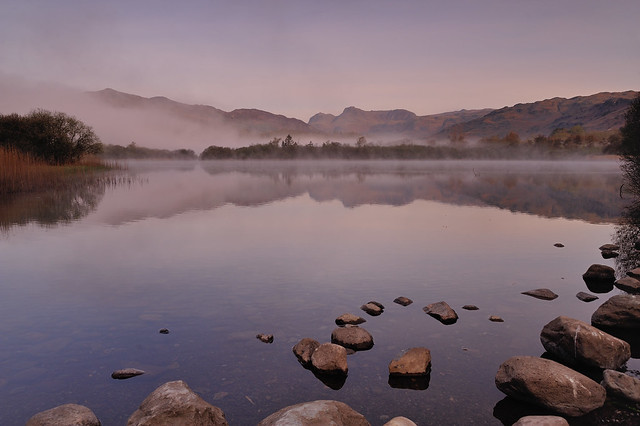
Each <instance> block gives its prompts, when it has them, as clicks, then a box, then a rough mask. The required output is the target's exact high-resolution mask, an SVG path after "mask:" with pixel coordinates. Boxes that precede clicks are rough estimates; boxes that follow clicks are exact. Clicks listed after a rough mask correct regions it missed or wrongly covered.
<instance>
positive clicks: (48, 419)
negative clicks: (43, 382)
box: [26, 404, 100, 426]
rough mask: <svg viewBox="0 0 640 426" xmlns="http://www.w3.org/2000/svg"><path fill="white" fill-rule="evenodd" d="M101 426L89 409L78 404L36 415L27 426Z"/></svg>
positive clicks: (62, 406) (55, 408)
mask: <svg viewBox="0 0 640 426" xmlns="http://www.w3.org/2000/svg"><path fill="white" fill-rule="evenodd" d="M76 425H77V426H100V421H99V420H98V418H97V417H96V415H95V414H94V413H93V411H91V410H90V409H89V408H87V407H85V406H84V405H78V404H64V405H60V406H58V407H54V408H51V409H49V410H46V411H42V412H40V413H38V414H35V415H34V416H33V417H31V418H30V419H29V420H27V423H26V426H76Z"/></svg>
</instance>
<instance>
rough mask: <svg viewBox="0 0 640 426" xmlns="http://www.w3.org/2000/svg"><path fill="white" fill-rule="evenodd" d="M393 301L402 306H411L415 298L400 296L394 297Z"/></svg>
mask: <svg viewBox="0 0 640 426" xmlns="http://www.w3.org/2000/svg"><path fill="white" fill-rule="evenodd" d="M393 303H397V304H398V305H402V306H409V305H410V304H412V303H413V300H411V299H409V298H408V297H404V296H400V297H396V298H395V299H393Z"/></svg>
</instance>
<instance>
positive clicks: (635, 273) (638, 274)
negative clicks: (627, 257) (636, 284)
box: [627, 268, 640, 280]
mask: <svg viewBox="0 0 640 426" xmlns="http://www.w3.org/2000/svg"><path fill="white" fill-rule="evenodd" d="M627 275H628V276H630V277H631V278H635V279H637V280H639V279H640V268H635V269H632V270H630V271H627Z"/></svg>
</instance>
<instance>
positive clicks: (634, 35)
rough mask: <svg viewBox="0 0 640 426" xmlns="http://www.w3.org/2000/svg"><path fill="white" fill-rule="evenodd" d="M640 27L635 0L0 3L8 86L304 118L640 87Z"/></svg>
mask: <svg viewBox="0 0 640 426" xmlns="http://www.w3.org/2000/svg"><path fill="white" fill-rule="evenodd" d="M638 22H640V1H638V0H610V1H602V0H597V1H592V0H535V1H532V0H527V1H520V0H504V1H503V0H444V1H439V0H423V1H413V0H393V1H391V0H388V1H379V0H368V1H361V0H322V1H321V0H317V1H311V0H255V1H254V0H247V1H242V0H235V1H218V0H189V1H187V0H185V1H176V0H126V1H124V0H110V1H90V0H0V83H2V80H4V86H3V85H1V84H0V88H2V87H5V89H6V87H8V86H7V85H19V84H32V85H33V84H40V85H42V84H46V85H53V86H61V87H69V88H74V89H80V90H101V89H104V88H107V87H110V88H113V89H116V90H119V91H123V92H128V93H134V94H137V95H141V96H145V97H151V96H166V97H169V98H171V99H174V100H177V101H180V102H185V103H193V104H206V105H211V106H215V107H217V108H220V109H223V110H225V111H231V110H233V109H236V108H258V109H262V110H266V111H270V112H273V113H276V114H283V115H286V116H288V117H295V118H299V119H301V120H304V121H307V120H308V119H309V118H310V117H311V116H312V115H314V114H316V113H318V112H324V113H331V114H336V115H337V114H339V113H341V112H342V110H343V109H344V108H345V107H348V106H356V107H358V108H361V109H364V110H390V109H396V108H404V109H408V110H410V111H413V112H414V113H416V114H418V115H426V114H434V113H440V112H446V111H454V110H459V109H476V108H501V107H503V106H512V105H514V104H516V103H521V102H522V103H524V102H533V101H537V100H542V99H548V98H551V97H556V96H560V97H573V96H580V95H590V94H594V93H598V92H603V91H610V92H615V91H626V90H638V89H640V30H639V29H638ZM0 96H2V94H1V93H0ZM37 106H38V105H34V107H37Z"/></svg>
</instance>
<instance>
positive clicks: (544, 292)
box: [521, 288, 558, 300]
mask: <svg viewBox="0 0 640 426" xmlns="http://www.w3.org/2000/svg"><path fill="white" fill-rule="evenodd" d="M521 294H525V295H527V296H531V297H535V298H536V299H541V300H553V299H555V298H557V297H558V295H557V294H555V293H554V292H553V291H551V290H549V289H548V288H538V289H535V290H529V291H523V292H522V293H521Z"/></svg>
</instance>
